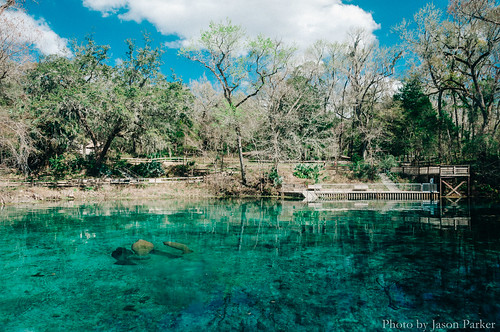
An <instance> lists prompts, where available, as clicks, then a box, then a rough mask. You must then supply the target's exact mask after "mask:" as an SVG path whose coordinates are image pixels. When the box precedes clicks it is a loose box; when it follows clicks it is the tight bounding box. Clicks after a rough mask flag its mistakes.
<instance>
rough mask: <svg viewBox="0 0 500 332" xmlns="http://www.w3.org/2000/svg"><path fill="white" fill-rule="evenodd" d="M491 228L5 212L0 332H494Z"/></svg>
mask: <svg viewBox="0 0 500 332" xmlns="http://www.w3.org/2000/svg"><path fill="white" fill-rule="evenodd" d="M499 215H500V207H499V206H498V205H496V204H489V205H488V204H476V205H472V206H471V205H460V204H458V205H456V206H454V205H446V206H442V207H441V206H439V205H438V204H437V203H432V202H413V203H411V202H405V203H398V202H334V203H318V204H310V205H307V204H304V203H300V202H279V201H278V202H276V201H237V202H234V201H194V202H189V201H164V202H151V203H147V204H143V205H138V204H133V203H114V204H111V203H108V204H94V205H82V206H76V205H75V206H72V205H67V206H55V207H47V206H46V207H44V206H37V207H33V206H31V207H7V208H5V209H3V210H2V211H0V257H2V258H1V261H2V274H1V275H0V283H1V285H2V287H1V288H0V324H1V326H2V330H6V331H49V330H50V331H67V330H73V331H129V330H133V331H195V330H200V329H203V330H206V331H233V330H237V331H343V330H345V331H385V330H391V329H392V330H396V329H395V327H401V326H402V325H401V324H406V325H405V328H404V330H406V331H418V330H422V328H421V327H422V325H418V324H423V323H425V324H429V325H428V326H429V327H431V326H432V323H433V322H434V324H435V327H436V326H437V327H442V329H441V330H443V331H446V330H453V329H454V328H456V327H457V325H460V328H462V327H463V326H462V325H463V324H464V320H468V321H469V322H471V323H472V322H479V321H480V320H481V321H482V322H485V323H490V324H492V323H495V324H497V323H500V304H499V303H498V301H497V300H496V299H498V298H500V259H499V255H500V236H499V235H500V222H499ZM138 239H144V240H147V241H150V242H152V243H153V244H154V245H155V249H156V250H155V253H154V254H151V255H150V257H149V259H145V260H136V261H134V263H135V264H136V265H117V264H115V263H116V262H117V261H116V260H115V259H114V258H113V257H112V256H111V253H112V252H113V251H114V250H115V249H116V248H117V247H126V248H130V246H131V245H132V243H134V242H135V241H137V240H138ZM163 241H175V242H179V243H183V244H186V245H187V246H189V247H190V248H191V249H192V250H193V251H194V253H191V254H184V255H183V254H182V253H181V252H180V251H179V250H176V249H173V248H169V247H167V246H165V245H163ZM455 323H456V324H457V325H455ZM396 324H400V325H396ZM436 324H437V325H436ZM440 324H442V325H440ZM445 324H447V325H445ZM428 330H429V329H428ZM436 330H438V329H436Z"/></svg>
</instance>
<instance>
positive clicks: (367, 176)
mask: <svg viewBox="0 0 500 332" xmlns="http://www.w3.org/2000/svg"><path fill="white" fill-rule="evenodd" d="M351 171H352V175H353V177H354V178H355V179H358V180H364V181H367V180H368V181H374V180H375V179H376V178H377V177H378V175H377V167H376V166H374V165H370V164H368V163H365V162H364V161H358V162H355V163H352V164H351Z"/></svg>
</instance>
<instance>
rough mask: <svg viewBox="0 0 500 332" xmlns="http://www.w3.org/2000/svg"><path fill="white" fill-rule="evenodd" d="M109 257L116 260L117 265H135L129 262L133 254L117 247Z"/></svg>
mask: <svg viewBox="0 0 500 332" xmlns="http://www.w3.org/2000/svg"><path fill="white" fill-rule="evenodd" d="M111 256H112V257H113V258H114V259H116V263H115V264H117V265H137V264H135V263H134V262H132V261H131V260H130V259H131V258H132V257H133V256H134V252H133V251H132V250H128V249H127V248H123V247H118V248H116V249H115V251H113V252H112V253H111Z"/></svg>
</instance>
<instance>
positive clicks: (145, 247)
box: [132, 239, 155, 256]
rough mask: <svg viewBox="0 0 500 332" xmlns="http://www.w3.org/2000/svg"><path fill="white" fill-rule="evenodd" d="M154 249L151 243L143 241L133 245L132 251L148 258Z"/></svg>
mask: <svg viewBox="0 0 500 332" xmlns="http://www.w3.org/2000/svg"><path fill="white" fill-rule="evenodd" d="M154 247H155V246H154V245H153V244H152V243H151V242H148V241H145V240H142V239H141V240H138V241H137V242H135V243H134V244H133V245H132V250H133V251H134V252H135V253H136V254H137V255H139V256H146V255H147V254H149V253H150V251H151V250H153V248H154Z"/></svg>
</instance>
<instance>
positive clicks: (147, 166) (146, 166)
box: [131, 161, 165, 178]
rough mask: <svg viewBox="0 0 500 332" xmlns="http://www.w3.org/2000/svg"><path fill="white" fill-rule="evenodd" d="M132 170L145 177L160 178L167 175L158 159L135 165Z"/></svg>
mask: <svg viewBox="0 0 500 332" xmlns="http://www.w3.org/2000/svg"><path fill="white" fill-rule="evenodd" d="M131 170H132V171H133V172H134V173H135V174H137V175H139V176H141V177H145V178H158V177H161V176H164V175H165V170H164V169H163V167H162V165H161V164H160V163H159V162H157V161H152V162H149V163H140V164H137V165H134V166H133V167H132V168H131Z"/></svg>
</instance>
